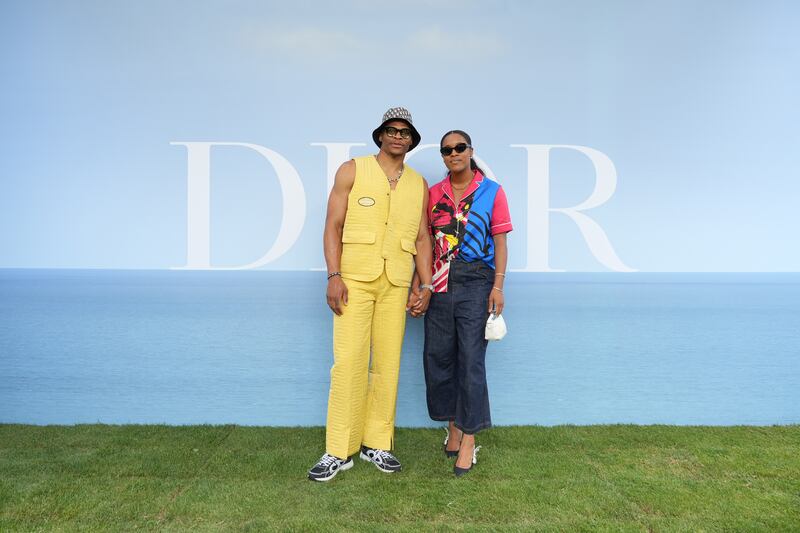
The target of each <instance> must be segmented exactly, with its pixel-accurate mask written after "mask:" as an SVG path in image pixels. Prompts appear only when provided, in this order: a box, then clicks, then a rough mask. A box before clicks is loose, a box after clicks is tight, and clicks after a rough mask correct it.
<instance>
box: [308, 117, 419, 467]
mask: <svg viewBox="0 0 800 533" xmlns="http://www.w3.org/2000/svg"><path fill="white" fill-rule="evenodd" d="M372 139H373V140H374V141H375V144H377V145H378V147H379V148H380V150H379V152H378V154H377V155H369V156H365V157H356V158H354V159H351V160H350V161H347V162H346V163H344V164H342V166H341V167H339V170H338V171H337V172H336V178H335V181H334V184H333V189H332V190H331V194H330V197H329V198H328V214H327V218H326V220H325V234H324V238H323V244H324V248H325V262H326V263H327V266H328V289H327V299H328V306H330V308H331V310H332V311H333V312H334V316H333V367H332V368H331V389H330V395H329V396H328V420H327V432H326V439H325V440H326V442H325V448H326V449H325V454H324V455H323V456H322V458H321V459H320V460H319V462H318V463H317V464H316V465H314V466H313V467H312V468H311V470H309V472H308V478H309V479H311V480H313V481H329V480H331V479H333V478H334V476H336V474H338V473H339V471H341V470H347V469H348V468H350V467H352V466H353V458H352V456H353V455H354V454H355V453H356V452H359V451H360V457H361V459H364V460H366V461H370V462H371V463H373V464H374V465H375V466H376V467H377V468H378V469H379V470H381V471H382V472H388V473H390V472H397V471H398V470H400V468H401V465H400V462H399V461H398V460H397V458H396V457H395V456H394V455H393V454H392V453H391V450H392V448H393V444H394V417H395V410H396V406H397V379H398V375H399V372H400V352H401V349H402V345H403V333H404V331H405V322H406V307H407V306H409V307H410V306H412V305H413V306H414V308H415V312H416V311H417V310H421V311H423V312H424V311H425V309H427V307H428V301H429V300H430V296H431V292H432V291H433V286H432V285H431V276H432V274H431V272H432V269H431V256H432V245H431V241H430V237H429V233H428V217H427V210H428V184H427V183H426V182H425V180H424V179H423V177H422V176H421V175H420V174H419V173H417V172H416V171H415V170H414V169H412V168H411V167H409V166H407V165H405V164H404V162H403V161H404V159H405V156H406V153H408V151H409V150H413V149H414V147H416V146H417V145H418V144H419V142H420V135H419V133H418V132H417V130H416V128H414V125H413V123H412V120H411V114H410V113H409V112H408V110H406V109H405V108H402V107H393V108H391V109H389V110H388V111H387V112H386V113H385V114H384V115H383V120H382V122H381V125H380V126H378V127H377V128H376V129H375V131H373V132H372ZM415 267H416V270H417V272H419V273H420V278H421V279H420V280H421V282H422V285H420V290H419V291H413V292H411V293H409V286H410V285H411V279H412V276H413V273H414V269H415ZM424 289H427V290H424ZM415 293H416V294H415Z"/></svg>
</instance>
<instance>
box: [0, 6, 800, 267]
mask: <svg viewBox="0 0 800 533" xmlns="http://www.w3.org/2000/svg"><path fill="white" fill-rule="evenodd" d="M431 4H433V5H431ZM398 5H399V4H398V3H395V2H375V1H352V2H338V3H335V5H334V4H333V3H327V2H316V3H315V2H307V3H299V2H294V3H288V2H287V3H267V2H258V1H228V2H189V1H185V2H71V3H66V2H41V1H38V2H37V1H35V2H23V1H5V2H3V3H2V4H0V76H2V80H3V83H2V84H0V112H1V113H2V117H3V120H2V121H1V122H0V136H1V139H2V143H0V180H2V181H1V183H2V194H1V195H0V227H2V231H0V251H1V252H0V267H81V268H83V267H86V268H170V267H177V266H181V265H183V264H184V263H185V261H186V165H187V161H186V152H185V150H184V149H182V148H181V147H178V146H172V145H170V142H175V141H227V142H248V143H254V144H259V145H262V146H265V147H268V148H270V149H271V150H274V151H276V152H278V153H280V154H281V155H282V156H284V157H285V158H287V159H288V160H289V161H290V162H291V164H292V165H293V166H294V167H295V168H296V169H297V171H298V172H299V174H300V176H301V179H302V181H303V185H304V188H305V191H306V196H307V202H308V205H307V216H306V220H305V225H304V229H303V233H302V236H301V239H300V241H298V242H297V243H296V244H295V245H294V247H293V248H292V249H291V250H290V251H289V252H288V253H287V254H286V255H284V256H283V257H281V258H280V259H278V260H277V261H275V262H274V263H271V264H270V265H268V268H276V269H307V268H320V267H322V266H323V262H322V256H321V246H320V241H321V231H322V221H323V218H324V204H325V195H326V191H325V179H326V176H325V173H326V167H325V161H326V159H325V155H326V154H325V152H324V150H323V149H322V148H320V147H314V146H310V143H314V142H361V143H367V147H365V148H359V149H355V150H354V154H355V155H362V154H367V153H372V152H374V151H375V149H374V146H372V144H371V140H370V132H371V131H372V129H373V128H374V127H375V126H376V125H377V123H378V121H379V118H380V116H381V114H382V113H383V111H384V110H385V109H386V108H387V107H389V106H394V105H404V106H406V107H408V108H409V109H410V110H411V111H412V113H413V115H414V119H415V123H416V124H417V125H418V128H419V129H420V131H421V133H422V135H423V142H429V143H437V142H438V140H439V137H440V136H441V134H442V133H443V132H444V131H446V130H448V129H452V128H461V129H465V130H467V131H469V132H470V133H472V136H473V140H474V142H475V145H476V149H477V151H478V154H479V155H480V156H481V157H482V158H483V159H485V160H486V161H487V162H488V163H489V164H490V165H491V167H492V169H493V170H494V172H495V173H496V174H497V176H498V179H499V180H500V182H501V183H502V184H503V185H504V187H505V188H506V190H507V192H508V193H509V197H510V203H511V210H512V216H513V218H514V222H515V225H516V230H515V232H514V233H513V234H512V237H511V240H510V243H511V244H510V245H511V266H512V268H523V267H524V265H525V260H524V257H525V254H526V238H527V236H526V194H527V184H526V181H527V176H526V160H525V152H524V151H523V150H521V149H519V148H511V147H510V145H511V144H570V145H583V146H588V147H591V148H594V149H596V150H599V151H601V152H603V153H605V154H606V155H608V157H609V158H610V159H611V160H612V161H613V162H614V164H615V165H616V169H617V173H618V183H617V189H616V192H615V194H614V196H613V197H612V198H611V200H609V201H608V202H607V203H606V204H604V205H602V206H600V207H598V208H596V209H594V210H592V211H587V212H586V214H587V215H589V216H591V217H592V218H593V219H595V220H596V221H597V222H598V223H599V224H600V225H601V226H602V227H603V229H604V230H605V231H606V233H607V235H608V238H609V240H610V241H611V243H612V245H613V246H614V249H615V250H616V252H617V254H618V255H619V257H620V258H621V259H622V260H623V261H624V262H625V263H626V264H627V265H629V266H630V267H632V268H634V269H637V270H641V271H800V246H798V245H797V244H798V243H797V240H798V239H797V234H798V230H799V229H800V213H798V209H797V203H798V200H799V199H800V180H798V178H800V175H799V174H800V172H799V171H798V169H800V150H798V149H797V147H798V141H800V134H799V133H798V131H799V130H798V123H799V122H798V119H800V109H799V107H798V99H797V96H796V95H797V94H800V37H798V32H797V31H796V30H797V27H800V7H798V4H797V3H795V2H788V1H786V2H755V1H753V2H743V1H740V2H735V1H734V2H728V1H725V2H723V1H718V2H695V1H686V2H679V1H661V2H638V1H617V2H594V1H589V0H587V1H572V2H570V1H567V2H523V1H518V2H457V3H454V2H438V3H437V2H429V1H425V2H423V1H416V0H412V1H406V2H403V3H402V9H398V8H397V6H398ZM212 154H213V157H212V246H211V249H212V258H213V262H214V264H217V265H219V266H226V265H239V264H243V263H247V262H250V261H253V260H255V259H257V258H258V257H259V256H261V255H262V254H263V253H264V252H266V250H267V249H268V248H269V246H270V245H271V243H272V242H273V241H274V240H275V238H276V234H277V227H278V224H279V222H280V218H281V209H283V207H284V206H282V205H281V203H280V201H279V200H278V199H279V198H280V194H279V188H278V183H277V180H276V177H275V174H274V172H273V171H272V169H271V168H270V167H269V165H268V164H267V163H266V162H265V161H264V160H263V159H260V158H259V157H258V156H257V155H255V154H254V153H250V152H248V151H247V150H244V149H236V148H219V149H214V151H213V152H212ZM412 165H414V166H417V167H418V168H419V169H420V170H421V171H423V173H424V174H425V175H426V177H428V178H429V180H431V181H435V180H438V179H440V178H441V176H442V169H443V167H442V165H441V162H440V160H439V159H438V158H437V156H436V155H435V154H434V153H426V154H420V156H419V157H418V158H415V159H414V160H413V161H412ZM593 186H594V176H593V169H592V166H591V165H590V164H589V163H588V160H586V159H585V158H583V157H582V156H579V155H577V154H574V153H571V152H567V151H555V152H553V154H552V160H551V198H550V203H551V205H552V206H554V207H561V206H569V205H575V204H577V203H580V202H581V201H582V200H583V199H584V198H586V197H587V196H588V195H589V193H590V192H591V191H592V188H593ZM551 223H552V227H551V235H550V252H551V253H550V258H551V261H550V262H551V266H552V267H553V268H558V269H564V270H568V271H583V270H604V269H605V267H604V266H603V265H602V264H600V263H599V262H598V261H597V260H596V259H595V258H594V257H593V256H592V254H591V253H590V252H589V250H588V248H587V246H586V244H585V242H584V240H583V239H582V237H581V235H580V233H579V232H578V230H577V229H576V226H575V224H574V223H573V222H572V221H571V220H569V219H567V218H565V217H564V216H563V215H559V214H554V215H553V216H552V217H551Z"/></svg>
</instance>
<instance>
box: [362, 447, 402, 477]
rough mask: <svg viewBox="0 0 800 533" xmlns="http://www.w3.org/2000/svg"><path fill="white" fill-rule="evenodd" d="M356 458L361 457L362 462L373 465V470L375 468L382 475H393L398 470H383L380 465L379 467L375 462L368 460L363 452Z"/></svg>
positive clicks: (367, 456)
mask: <svg viewBox="0 0 800 533" xmlns="http://www.w3.org/2000/svg"><path fill="white" fill-rule="evenodd" d="M358 456H359V457H361V458H362V459H363V460H365V461H367V462H370V463H372V464H374V465H375V468H377V469H378V470H380V471H381V472H383V473H384V474H394V473H395V472H399V470H391V469H386V468H383V467H382V466H381V465H379V464H378V463H376V462H375V461H373V460H372V459H370V458H369V455H367V454H365V453H364V452H361V453H360V454H358Z"/></svg>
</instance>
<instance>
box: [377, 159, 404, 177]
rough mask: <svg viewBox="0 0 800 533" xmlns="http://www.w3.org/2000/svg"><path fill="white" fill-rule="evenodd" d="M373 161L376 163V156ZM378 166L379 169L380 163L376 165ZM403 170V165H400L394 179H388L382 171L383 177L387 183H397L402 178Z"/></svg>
mask: <svg viewBox="0 0 800 533" xmlns="http://www.w3.org/2000/svg"><path fill="white" fill-rule="evenodd" d="M375 161H378V156H375ZM378 166H379V167H380V163H378ZM405 168H406V165H405V164H402V165H400V169H399V170H398V171H397V176H396V177H394V178H390V177H389V176H388V174H386V171H385V170H384V171H383V175H384V176H386V181H388V182H389V183H397V182H398V181H400V178H401V177H402V176H403V171H404V170H405ZM381 170H383V167H381Z"/></svg>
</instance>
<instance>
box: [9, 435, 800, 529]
mask: <svg viewBox="0 0 800 533" xmlns="http://www.w3.org/2000/svg"><path fill="white" fill-rule="evenodd" d="M443 436H444V432H443V431H442V430H440V429H398V431H397V435H396V446H397V448H396V453H397V456H398V458H399V459H400V460H401V461H402V462H403V466H404V470H403V471H402V472H400V473H397V474H383V473H381V472H379V471H378V470H376V469H375V468H374V467H373V466H372V465H370V464H368V463H365V462H363V461H361V460H358V459H357V460H356V465H355V466H354V467H353V468H352V469H351V470H348V471H346V472H342V473H341V474H339V475H338V476H337V477H336V478H335V479H334V480H333V481H331V482H329V483H312V482H310V481H308V480H307V479H306V470H307V469H308V468H309V467H310V466H311V465H312V464H313V463H314V462H316V460H317V459H318V458H319V456H320V455H321V453H322V451H323V449H322V448H323V443H324V429H322V428H263V427H241V426H183V427H175V426H105V425H83V426H44V427H40V426H21V425H0V531H40V530H64V531H100V530H111V531H121V530H125V531H131V530H145V531H149V530H154V531H175V530H177V531H184V530H192V531H220V530H235V531H261V530H271V529H275V530H287V529H288V530H330V529H333V530H337V529H341V530H343V529H354V530H364V531H373V530H398V531H399V530H439V529H450V528H452V529H466V530H536V531H721V530H725V531H800V426H777V427H675V426H587V427H581V426H559V427H549V428H544V427H530V426H525V427H500V428H494V429H492V430H489V431H487V432H485V433H483V434H481V435H479V438H478V440H479V442H478V443H479V444H481V445H482V446H483V448H482V450H481V452H480V454H479V458H478V459H479V462H478V465H477V466H476V467H475V468H474V469H473V471H472V472H471V473H470V474H468V475H467V476H465V477H464V478H460V479H455V478H454V476H453V474H452V460H451V459H447V458H446V457H445V456H444V454H443V453H442V452H441V443H442V437H443Z"/></svg>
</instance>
